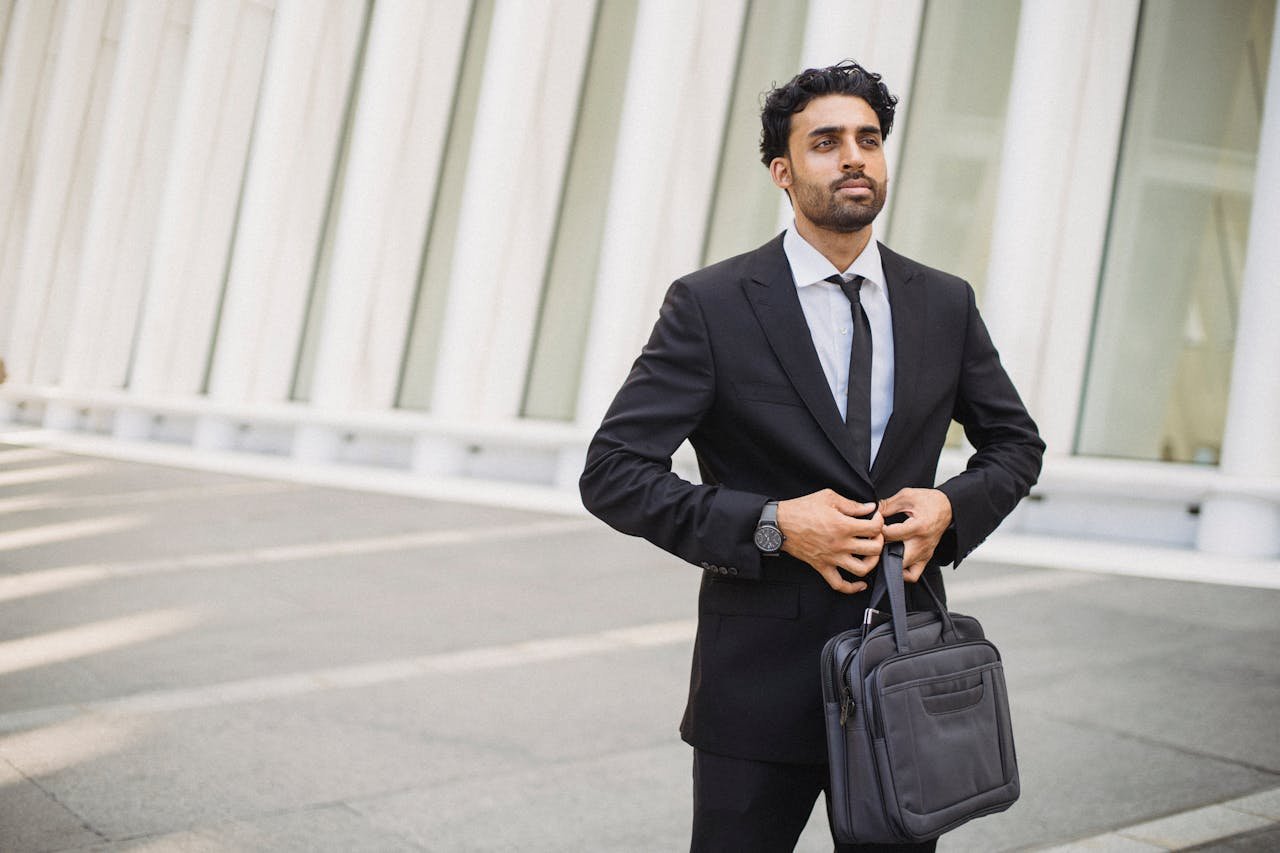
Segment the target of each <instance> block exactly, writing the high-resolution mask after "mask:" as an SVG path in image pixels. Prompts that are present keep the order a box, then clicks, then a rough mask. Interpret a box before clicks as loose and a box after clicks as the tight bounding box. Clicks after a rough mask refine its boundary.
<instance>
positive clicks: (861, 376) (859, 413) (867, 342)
mask: <svg viewBox="0 0 1280 853" xmlns="http://www.w3.org/2000/svg"><path fill="white" fill-rule="evenodd" d="M827 281H830V282H834V283H836V284H839V285H840V289H841V290H843V291H844V295H845V296H847V297H849V307H850V309H851V310H852V312H853V347H852V348H851V351H850V353H849V399H848V404H847V406H846V408H845V416H844V422H845V426H847V427H848V428H849V434H850V435H851V436H853V447H854V449H855V450H856V451H857V454H858V459H859V460H861V461H863V462H865V463H866V464H867V467H868V468H870V467H871V321H869V320H868V319H867V314H866V312H865V311H863V310H862V299H861V293H862V281H863V279H862V276H860V275H855V276H854V277H853V279H852V280H851V281H845V280H844V276H840V275H833V276H831V278H829V279H827Z"/></svg>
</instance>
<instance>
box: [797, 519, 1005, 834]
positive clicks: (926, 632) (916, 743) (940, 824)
mask: <svg viewBox="0 0 1280 853" xmlns="http://www.w3.org/2000/svg"><path fill="white" fill-rule="evenodd" d="M881 563H882V568H881V569H880V570H879V571H877V572H876V579H875V584H874V589H873V592H872V602H873V605H875V606H883V604H882V599H883V598H884V597H885V594H886V593H887V595H888V598H889V608H890V609H889V612H888V613H883V612H881V611H879V610H876V609H874V607H873V608H868V610H867V615H866V617H865V618H864V620H863V625H862V627H860V628H854V629H852V630H849V631H843V632H841V633H839V634H837V635H836V636H834V637H832V638H831V639H830V640H828V641H827V644H826V646H825V647H824V648H823V650H822V696H823V701H824V706H825V713H826V724H827V752H828V756H829V758H830V762H831V812H832V823H833V825H834V826H835V835H836V839H837V840H838V841H841V842H844V843H881V844H886V843H887V844H894V843H897V844H902V843H909V842H917V841H925V840H928V839H930V838H936V837H937V836H939V835H941V834H942V833H944V832H947V831H948V830H952V829H955V828H956V827H958V826H960V825H961V824H963V823H965V822H967V821H969V820H972V819H973V818H975V817H980V816H981V815H987V814H992V813H994V812H999V811H1004V810H1005V809H1007V808H1009V806H1011V805H1013V803H1014V801H1015V800H1017V799H1018V762H1017V757H1016V756H1015V755H1014V749H1013V730H1012V728H1011V727H1010V724H1009V701H1008V695H1007V692H1006V690H1005V683H1004V669H1003V668H1002V666H1001V663H1000V653H999V652H998V651H997V650H996V647H995V646H994V645H992V644H991V642H989V641H988V640H987V639H985V637H984V636H983V633H982V626H981V625H980V624H978V620H977V619H974V618H973V617H971V616H962V615H960V614H958V613H949V612H947V609H946V608H945V607H944V606H943V605H942V602H941V601H940V600H939V599H938V596H937V594H936V593H935V592H934V591H933V589H932V588H931V587H929V586H928V585H927V583H926V582H925V580H924V579H923V578H922V579H921V580H920V582H921V583H925V588H926V589H927V590H928V593H929V595H930V597H931V598H932V599H933V601H934V604H935V605H936V607H937V609H936V610H925V611H919V612H915V613H907V611H906V592H905V589H904V584H903V580H902V543H900V542H893V543H890V544H889V546H888V547H886V548H885V550H884V553H883V555H882V556H881Z"/></svg>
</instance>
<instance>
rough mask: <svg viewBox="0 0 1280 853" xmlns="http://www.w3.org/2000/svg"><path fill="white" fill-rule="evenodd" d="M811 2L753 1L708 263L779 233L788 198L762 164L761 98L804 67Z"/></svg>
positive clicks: (714, 201) (711, 228) (708, 239)
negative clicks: (801, 52) (802, 53)
mask: <svg viewBox="0 0 1280 853" xmlns="http://www.w3.org/2000/svg"><path fill="white" fill-rule="evenodd" d="M808 5H809V4H808V3H807V2H789V0H753V2H752V3H750V4H749V5H748V8H747V15H746V20H745V22H744V24H743V32H742V47H741V49H740V50H739V52H738V64H737V69H736V72H735V79H734V85H733V101H732V103H730V104H729V118H728V121H727V122H726V123H725V135H724V145H723V146H722V149H721V150H723V151H724V156H723V157H722V158H721V160H720V170H719V172H718V173H717V174H716V185H715V196H714V198H713V199H712V203H711V217H710V221H709V225H708V228H707V237H706V243H705V244H704V247H703V253H702V260H703V263H704V264H709V263H714V262H715V261H721V260H724V259H725V258H728V257H732V256H733V255H737V254H739V253H741V252H746V251H750V250H751V249H754V248H755V247H756V246H759V245H760V244H761V243H763V242H765V241H766V240H768V239H769V238H770V237H772V236H774V235H775V234H777V233H778V230H779V229H778V212H779V211H780V210H781V209H782V208H781V207H780V205H782V204H784V203H785V202H784V201H783V199H784V196H783V194H782V190H780V189H778V188H777V187H775V186H774V185H773V181H771V180H769V173H768V171H766V170H765V167H764V166H763V165H761V163H760V107H761V98H762V96H763V95H764V93H765V92H767V91H768V90H769V89H771V88H773V85H774V84H775V83H785V82H786V81H787V80H790V79H791V78H792V77H793V76H794V75H795V73H796V71H797V70H798V69H797V67H796V66H797V64H798V63H799V62H800V50H801V48H802V46H803V42H804V23H805V18H806V17H808Z"/></svg>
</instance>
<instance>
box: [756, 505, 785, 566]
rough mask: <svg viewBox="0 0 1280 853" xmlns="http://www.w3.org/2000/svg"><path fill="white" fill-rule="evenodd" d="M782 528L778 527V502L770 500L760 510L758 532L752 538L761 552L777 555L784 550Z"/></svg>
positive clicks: (771, 555) (766, 554)
mask: <svg viewBox="0 0 1280 853" xmlns="http://www.w3.org/2000/svg"><path fill="white" fill-rule="evenodd" d="M784 538H785V537H783V535H782V528H780V527H778V502H777V501H769V502H768V503H767V504H765V505H764V509H763V510H761V511H760V521H759V522H758V523H757V524H756V532H755V535H754V536H753V537H752V539H753V540H754V541H755V543H756V547H757V548H759V549H760V553H761V554H763V555H764V556H766V557H776V556H778V553H779V552H780V551H781V550H782V540H783V539H784Z"/></svg>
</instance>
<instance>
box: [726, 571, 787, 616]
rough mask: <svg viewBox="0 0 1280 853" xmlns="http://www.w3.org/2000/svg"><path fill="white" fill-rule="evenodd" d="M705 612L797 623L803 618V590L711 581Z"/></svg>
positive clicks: (774, 583)
mask: <svg viewBox="0 0 1280 853" xmlns="http://www.w3.org/2000/svg"><path fill="white" fill-rule="evenodd" d="M701 610H702V612H703V613H716V614H719V615H721V616H767V617H770V618H773V619H795V618H796V617H797V616H799V615H800V587H799V586H797V585H796V584H792V583H781V582H779V581H751V580H740V579H736V578H717V577H708V578H706V580H705V582H704V583H703V585H702V606H701Z"/></svg>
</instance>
